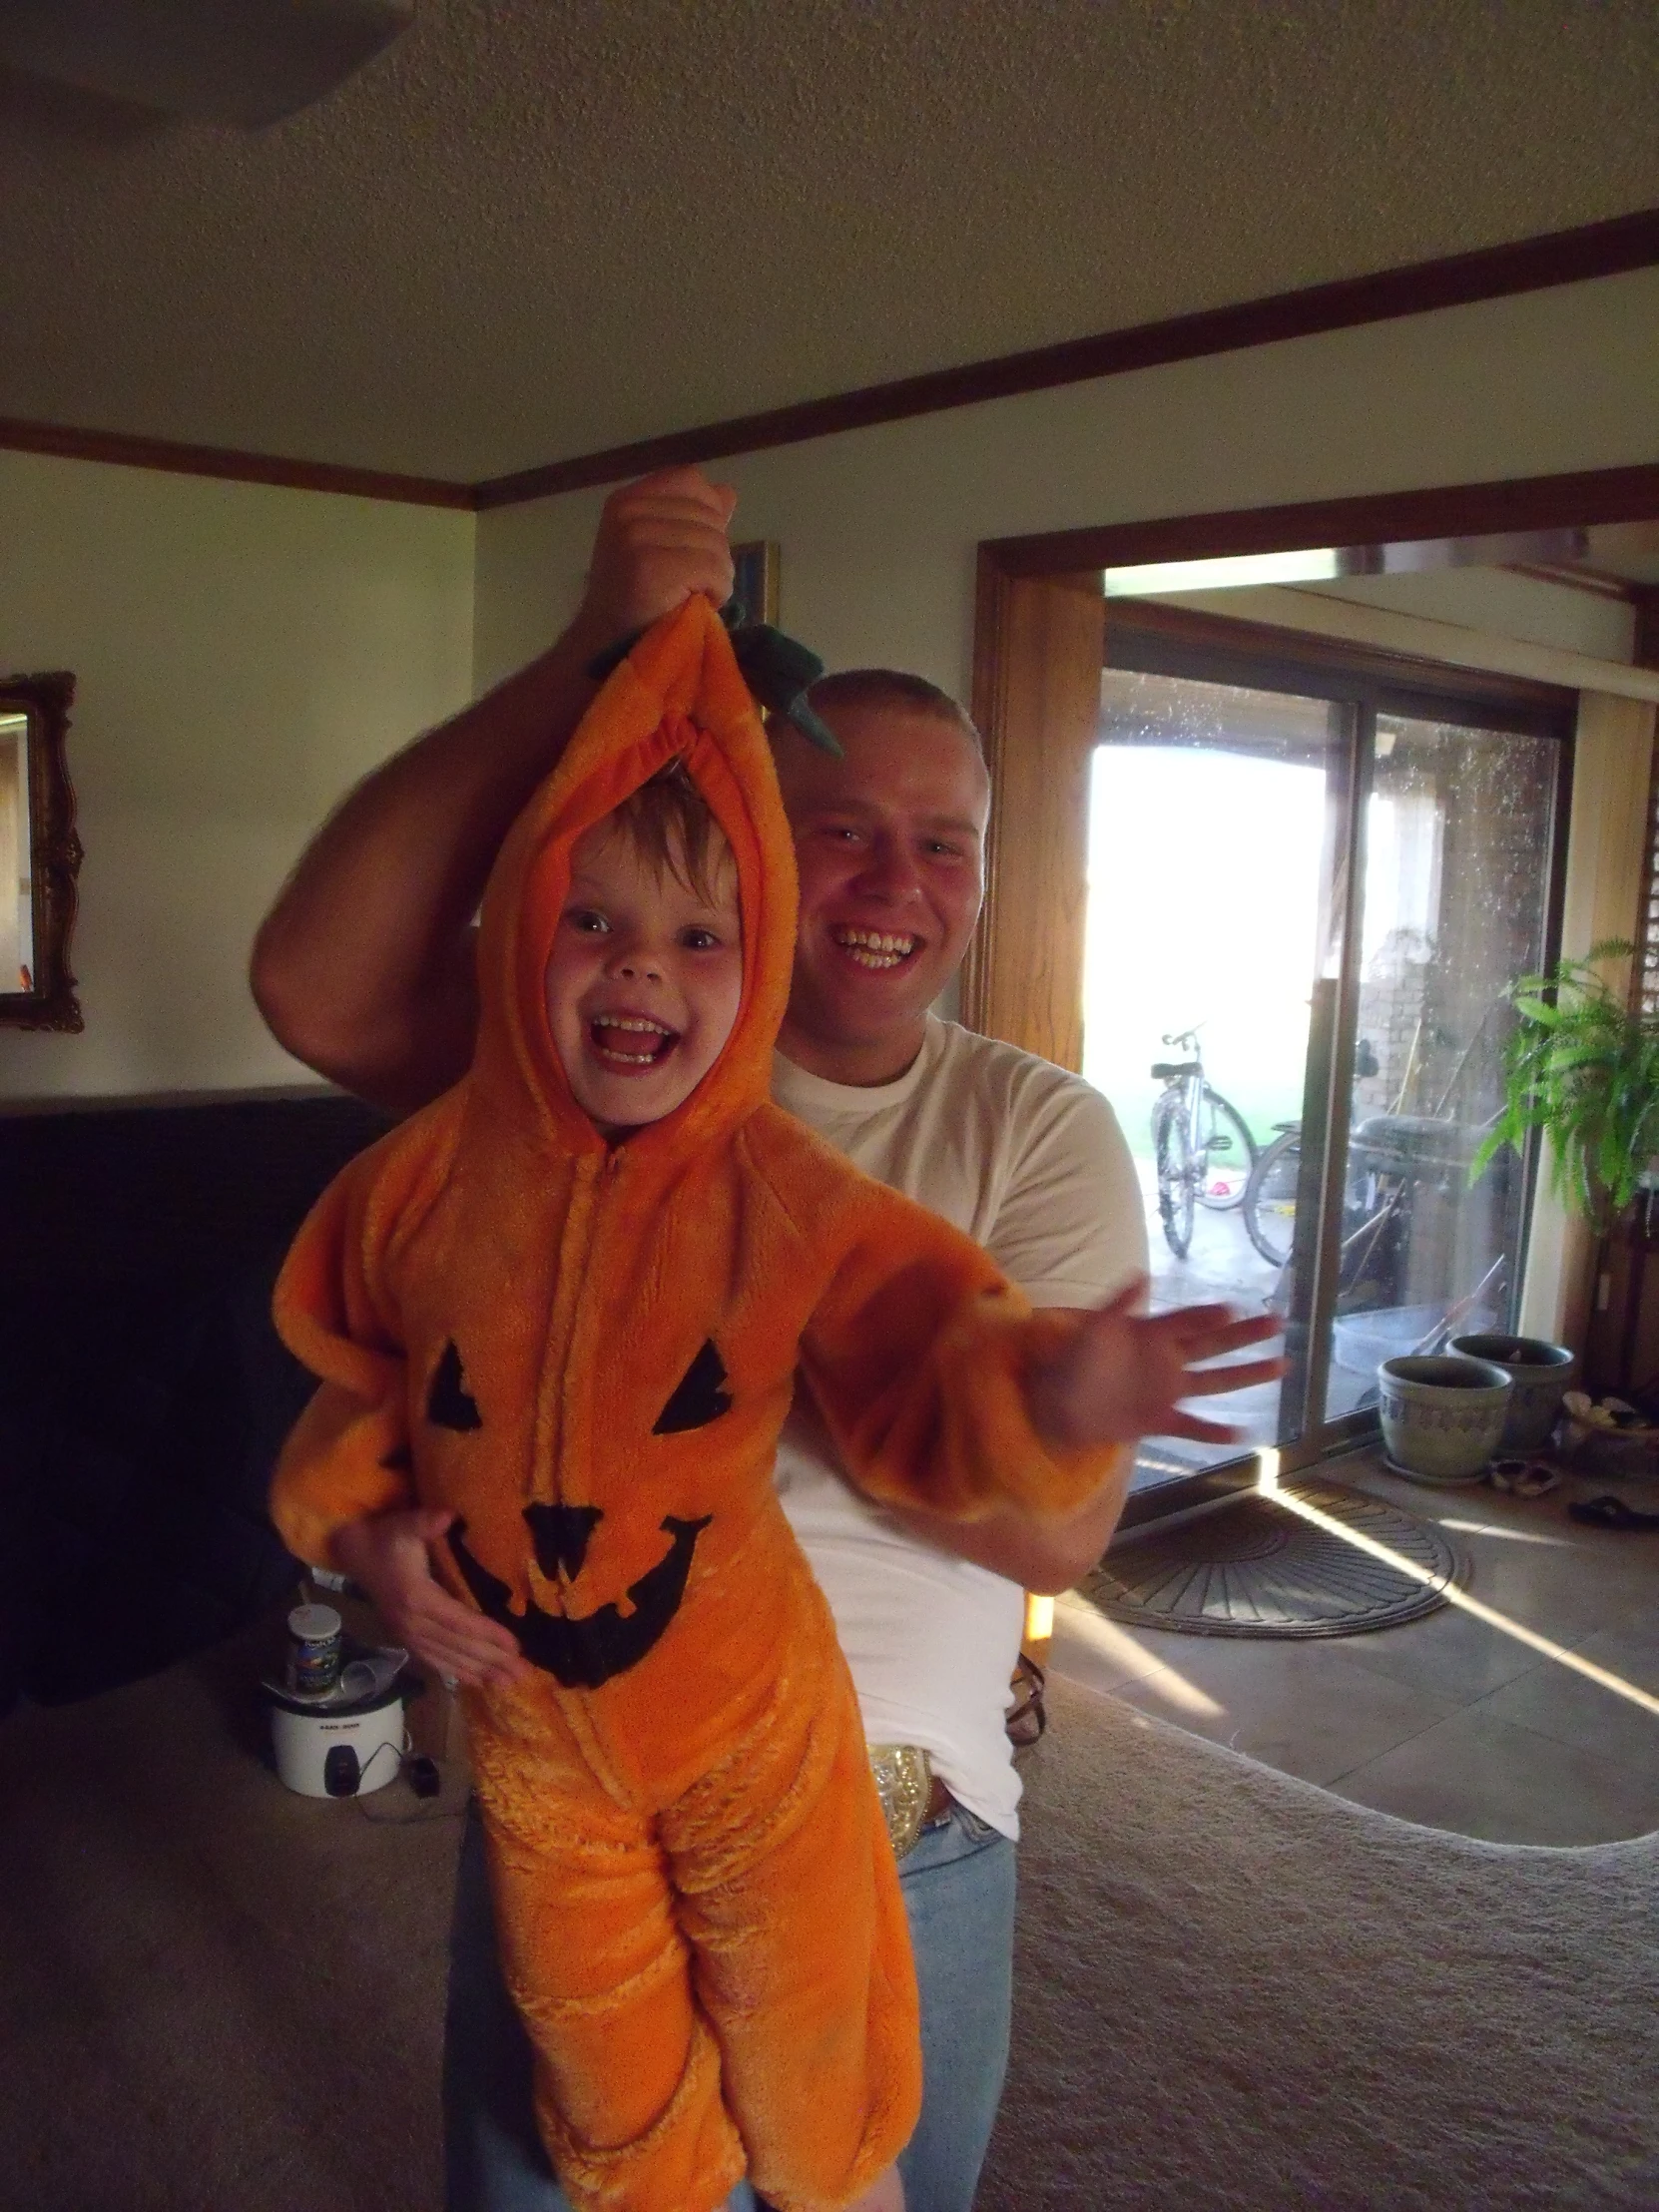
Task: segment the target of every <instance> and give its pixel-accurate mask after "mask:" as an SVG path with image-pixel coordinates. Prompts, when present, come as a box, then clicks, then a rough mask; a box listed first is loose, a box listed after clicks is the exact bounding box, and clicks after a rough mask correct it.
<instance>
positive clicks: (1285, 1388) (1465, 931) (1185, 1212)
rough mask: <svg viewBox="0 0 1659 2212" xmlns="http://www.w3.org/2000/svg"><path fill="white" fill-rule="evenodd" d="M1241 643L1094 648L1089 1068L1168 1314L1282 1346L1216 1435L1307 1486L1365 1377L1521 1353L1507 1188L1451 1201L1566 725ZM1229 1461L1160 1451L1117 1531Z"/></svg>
mask: <svg viewBox="0 0 1659 2212" xmlns="http://www.w3.org/2000/svg"><path fill="white" fill-rule="evenodd" d="M1247 631H1248V626H1243V625H1234V624H1231V623H1224V622H1218V621H1215V620H1214V619H1212V618H1190V617H1189V618H1182V617H1180V616H1177V615H1174V614H1172V613H1169V612H1167V611H1164V610H1158V611H1157V612H1156V613H1154V612H1153V611H1151V610H1147V609H1137V610H1135V615H1134V617H1133V618H1131V619H1130V620H1128V621H1125V620H1123V619H1122V618H1121V617H1116V616H1115V617H1114V619H1113V621H1112V624H1111V627H1110V630H1109V643H1108V663H1109V665H1108V666H1107V668H1106V670H1105V671H1104V674H1103V678H1102V685H1101V707H1100V721H1099V727H1098V734H1097V735H1098V743H1097V745H1096V747H1095V751H1094V755H1093V761H1092V774H1091V780H1090V837H1089V877H1088V908H1087V949H1086V955H1085V970H1084V992H1083V998H1084V1029H1083V1069H1084V1073H1085V1075H1086V1076H1087V1077H1088V1078H1089V1079H1090V1080H1091V1081H1093V1082H1095V1083H1097V1084H1098V1085H1099V1086H1100V1088H1101V1089H1102V1090H1104V1091H1105V1092H1106V1094H1107V1095H1108V1096H1109V1097H1110V1098H1111V1099H1112V1100H1113V1102H1114V1104H1115V1105H1116V1107H1117V1109H1118V1112H1119V1116H1120V1119H1121V1120H1122V1121H1123V1124H1124V1127H1125V1132H1126V1134H1127V1135H1128V1137H1129V1140H1130V1144H1131V1148H1132V1150H1133V1151H1134V1152H1135V1155H1136V1158H1137V1162H1138V1165H1139V1167H1140V1172H1141V1179H1142V1188H1143V1192H1144V1194H1145V1197H1146V1201H1147V1216H1148V1224H1149V1230H1150V1235H1151V1240H1152V1249H1153V1285H1154V1301H1155V1303H1156V1304H1158V1305H1160V1306H1166V1305H1174V1304H1185V1303H1190V1302H1192V1301H1193V1300H1195V1299H1209V1298H1225V1299H1227V1300H1229V1301H1231V1302H1232V1303H1233V1304H1235V1305H1237V1306H1240V1307H1242V1308H1244V1309H1246V1310H1261V1309H1263V1308H1266V1309H1269V1310H1272V1311H1274V1312H1276V1313H1278V1314H1279V1315H1280V1316H1281V1318H1282V1319H1283V1321H1284V1323H1285V1328H1286V1349H1287V1354H1288V1357H1289V1359H1290V1363H1291V1369H1290V1374H1289V1375H1288V1376H1287V1378H1286V1380H1285V1382H1284V1383H1283V1384H1281V1385H1276V1386H1274V1387H1272V1388H1269V1389H1265V1390H1264V1389H1257V1390H1252V1391H1245V1392H1240V1393H1239V1395H1238V1397H1237V1399H1231V1398H1223V1399H1219V1400H1217V1401H1216V1402H1217V1404H1218V1406H1219V1407H1221V1408H1223V1409H1225V1415H1226V1417H1229V1418H1231V1419H1232V1420H1233V1421H1234V1422H1235V1423H1236V1424H1237V1425H1238V1426H1239V1427H1240V1428H1241V1429H1243V1431H1244V1433H1245V1435H1246V1437H1247V1439H1248V1441H1249V1442H1250V1443H1251V1444H1253V1445H1254V1444H1274V1445H1277V1446H1279V1447H1280V1448H1281V1449H1282V1450H1283V1451H1284V1452H1285V1453H1286V1455H1287V1458H1288V1459H1289V1460H1290V1462H1291V1463H1293V1464H1294V1463H1296V1462H1298V1461H1299V1460H1303V1459H1312V1458H1314V1457H1317V1456H1319V1455H1320V1453H1322V1452H1323V1451H1325V1450H1328V1449H1330V1448H1331V1447H1332V1446H1333V1445H1334V1444H1336V1443H1339V1442H1341V1441H1342V1440H1344V1439H1345V1438H1347V1437H1349V1436H1352V1435H1357V1434H1361V1433H1363V1432H1365V1431H1366V1430H1367V1429H1369V1428H1370V1426H1371V1425H1372V1423H1373V1422H1374V1420H1375V1412H1374V1410H1373V1409H1374V1408H1375V1405H1376V1402H1377V1389H1376V1369H1377V1364H1378V1361H1379V1360H1381V1359H1383V1358H1385V1357H1387V1356H1389V1355H1390V1354H1391V1353H1393V1352H1397V1351H1406V1350H1410V1349H1413V1348H1415V1347H1418V1346H1423V1345H1429V1344H1433V1343H1435V1342H1439V1341H1443V1340H1444V1339H1445V1338H1446V1337H1447V1336H1449V1335H1452V1334H1456V1333H1457V1332H1459V1331H1461V1330H1465V1329H1468V1330H1472V1329H1476V1328H1481V1327H1488V1326H1491V1327H1505V1326H1509V1325H1510V1324H1511V1323H1512V1319H1513V1314H1514V1311H1515V1308H1516V1305H1517V1302H1518V1298H1519V1289H1520V1269H1521V1259H1522V1251H1523V1241H1524V1228H1525V1210H1526V1209H1525V1200H1526V1195H1527V1178H1526V1175H1525V1173H1524V1172H1523V1169H1524V1165H1525V1164H1524V1163H1517V1162H1515V1161H1514V1160H1512V1159H1509V1160H1505V1161H1502V1162H1499V1163H1497V1164H1495V1165H1494V1166H1493V1167H1492V1168H1490V1169H1488V1170H1487V1171H1486V1172H1485V1173H1484V1174H1483V1175H1481V1176H1480V1177H1478V1178H1475V1179H1473V1180H1471V1176H1470V1168H1471V1163H1472V1160H1473V1157H1474V1154H1475V1152H1476V1151H1477V1149H1478V1147H1479V1143H1480V1140H1481V1137H1482V1136H1483V1134H1484V1132H1485V1130H1486V1128H1487V1127H1489V1126H1490V1123H1491V1120H1492V1118H1493V1117H1494V1115H1495V1114H1496V1112H1497V1108H1498V1104H1499V1098H1500V1093H1501V1065H1502V1047H1503V1042H1504V1039H1505V1037H1506V1035H1507V1034H1508V1029H1509V1025H1510V1021H1511V1019H1512V1017H1511V1015H1510V1014H1509V1012H1508V1008H1507V1001H1506V999H1505V997H1504V992H1505V988H1506V986H1507V985H1508V984H1509V983H1510V982H1511V981H1512V980H1513V979H1514V978H1515V976H1517V975H1519V974H1522V973H1525V972H1527V971H1529V970H1531V969H1534V968H1536V967H1538V966H1539V965H1541V964H1542V962H1543V960H1544V957H1545V954H1546V951H1547V949H1548V947H1549V945H1550V943H1551V936H1550V930H1551V925H1552V916H1553V904H1552V899H1553V891H1554V887H1555V884H1556V880H1557V878H1558V875H1559V872H1560V871H1559V868H1558V866H1557V864H1556V849H1557V844H1558V841H1559V833H1560V832H1561V830H1563V829H1564V805H1563V794H1564V790H1565V783H1564V777H1565V774H1566V770H1567V766H1568V752H1569V732H1570V713H1571V703H1570V699H1569V698H1568V697H1567V696H1566V695H1561V694H1549V693H1544V692H1542V690H1541V689H1540V688H1538V687H1512V686H1506V685H1503V684H1501V683H1500V684H1498V685H1496V686H1493V687H1491V689H1490V691H1489V692H1488V693H1487V694H1486V695H1485V696H1479V695H1477V694H1476V693H1475V692H1474V690H1473V689H1472V687H1469V686H1467V685H1463V684H1462V683H1461V681H1460V680H1459V679H1453V678H1449V677H1448V678H1447V680H1446V685H1447V688H1446V692H1445V694H1443V695H1441V694H1437V693H1434V692H1430V691H1427V690H1425V689H1424V688H1423V686H1422V684H1421V682H1420V680H1419V678H1418V673H1417V671H1416V670H1415V669H1414V668H1413V667H1411V666H1410V665H1409V664H1407V668H1406V670H1405V671H1402V672H1399V673H1395V672H1394V671H1393V670H1391V669H1390V670H1384V671H1382V672H1379V671H1378V670H1377V669H1375V668H1373V667H1368V666H1366V665H1364V664H1353V665H1348V666H1344V665H1341V664H1340V663H1339V662H1338V661H1337V660H1336V657H1335V656H1333V655H1331V654H1330V653H1328V652H1317V657H1315V658H1311V659H1309V660H1307V661H1299V660H1297V659H1296V658H1295V648H1296V646H1297V644H1298V642H1299V641H1298V640H1296V639H1294V638H1288V637H1284V636H1281V635H1279V634H1277V633H1265V634H1260V635H1254V634H1253V635H1250V636H1249V637H1248V641H1247V642H1246V643H1243V644H1239V643H1235V642H1234V639H1233V636H1232V633H1235V632H1238V633H1241V635H1243V634H1244V633H1246V632H1247ZM1264 638H1265V639H1266V640H1267V641H1269V642H1267V643H1266V644H1264ZM1239 1458H1240V1454H1239V1453H1238V1451H1237V1450H1236V1449H1229V1450H1227V1451H1217V1450H1216V1449H1214V1448H1213V1447H1203V1446H1194V1445H1186V1444H1176V1443H1170V1442H1167V1441H1164V1440H1160V1441H1158V1442H1156V1443H1154V1444H1153V1445H1150V1446H1149V1447H1148V1448H1147V1450H1146V1451H1145V1453H1144V1455H1143V1460H1142V1464H1141V1466H1140V1467H1139V1469H1138V1470H1137V1477H1136V1489H1137V1493H1138V1494H1137V1498H1136V1500H1134V1501H1132V1502H1133V1504H1134V1506H1135V1507H1136V1508H1138V1509H1137V1510H1134V1511H1133V1512H1132V1516H1131V1517H1133V1518H1141V1517H1145V1515H1146V1514H1147V1513H1148V1512H1150V1511H1162V1510H1167V1509H1170V1508H1171V1507H1173V1506H1174V1505H1176V1504H1184V1503H1188V1502H1196V1501H1197V1499H1198V1497H1199V1496H1200V1495H1201V1494H1205V1493H1206V1491H1207V1488H1209V1487H1214V1486H1215V1485H1214V1482H1213V1481H1212V1480H1211V1479H1210V1478H1212V1477H1215V1476H1217V1475H1218V1474H1221V1475H1225V1471H1226V1469H1227V1468H1228V1466H1229V1465H1230V1464H1231V1463H1234V1462H1237V1461H1238V1460H1239ZM1154 1492H1156V1493H1158V1494H1157V1495H1156V1496H1154V1495H1152V1493H1154Z"/></svg>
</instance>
